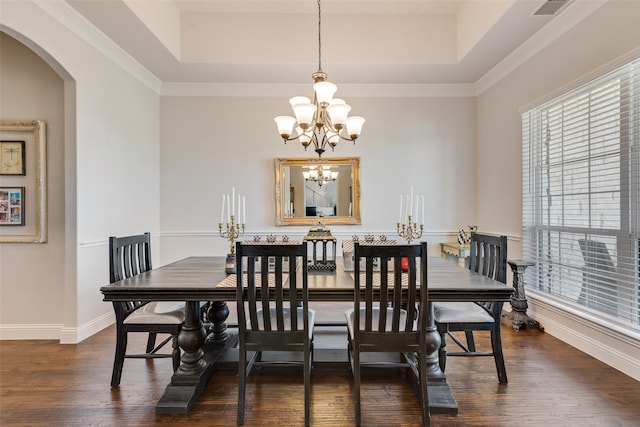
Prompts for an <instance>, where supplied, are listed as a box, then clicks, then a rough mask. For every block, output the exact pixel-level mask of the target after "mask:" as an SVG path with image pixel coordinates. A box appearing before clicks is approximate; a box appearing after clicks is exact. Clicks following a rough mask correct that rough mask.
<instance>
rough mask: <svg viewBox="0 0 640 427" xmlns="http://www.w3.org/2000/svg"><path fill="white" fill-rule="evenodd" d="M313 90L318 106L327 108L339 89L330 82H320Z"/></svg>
mask: <svg viewBox="0 0 640 427" xmlns="http://www.w3.org/2000/svg"><path fill="white" fill-rule="evenodd" d="M313 90H314V91H315V92H316V99H317V100H318V104H324V105H325V106H327V105H329V103H330V102H331V99H332V98H333V94H334V93H336V91H337V90H338V87H337V86H336V85H334V84H333V83H330V82H318V83H316V84H314V85H313Z"/></svg>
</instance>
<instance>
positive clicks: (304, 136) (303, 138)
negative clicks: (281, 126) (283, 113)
mask: <svg viewBox="0 0 640 427" xmlns="http://www.w3.org/2000/svg"><path fill="white" fill-rule="evenodd" d="M296 132H298V139H299V140H300V142H301V143H303V144H304V143H309V142H311V135H310V134H309V133H305V132H304V131H303V130H302V128H301V127H297V128H296Z"/></svg>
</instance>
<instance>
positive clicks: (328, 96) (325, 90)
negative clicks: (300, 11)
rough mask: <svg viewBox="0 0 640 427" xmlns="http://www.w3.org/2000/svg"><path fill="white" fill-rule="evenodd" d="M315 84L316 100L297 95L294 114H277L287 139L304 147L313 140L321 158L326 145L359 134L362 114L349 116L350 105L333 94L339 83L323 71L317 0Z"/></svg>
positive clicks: (333, 146) (312, 142)
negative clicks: (335, 82)
mask: <svg viewBox="0 0 640 427" xmlns="http://www.w3.org/2000/svg"><path fill="white" fill-rule="evenodd" d="M311 77H312V78H313V81H314V82H315V84H314V85H313V91H314V98H313V102H311V100H310V99H309V98H307V97H305V96H294V97H293V98H291V99H290V100H289V103H290V104H291V108H292V109H293V113H294V115H295V118H294V117H291V116H278V117H276V118H275V121H276V124H277V126H278V132H279V133H280V136H281V137H282V139H283V140H284V142H285V144H286V143H287V141H294V140H296V139H297V140H299V141H300V143H301V144H302V146H303V147H304V149H305V150H306V149H307V147H308V146H309V145H311V144H313V147H314V151H315V152H316V153H318V157H319V158H322V153H324V152H325V151H326V147H327V145H329V147H331V150H333V149H334V148H335V146H336V145H337V144H338V141H340V139H343V140H345V141H353V142H354V143H355V141H356V139H357V138H358V137H359V136H360V133H361V132H362V125H363V124H364V122H365V119H364V118H363V117H359V116H350V117H349V116H348V114H349V112H350V111H351V107H350V106H349V105H347V103H346V102H345V101H344V100H342V99H338V98H334V97H333V95H334V94H335V92H336V91H337V90H338V87H337V86H336V85H335V84H333V83H331V82H328V81H327V74H326V73H325V72H324V71H322V37H321V8H320V0H318V71H316V72H315V73H313V74H312V75H311Z"/></svg>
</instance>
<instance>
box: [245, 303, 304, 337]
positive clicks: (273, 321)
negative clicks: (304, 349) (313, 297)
mask: <svg viewBox="0 0 640 427" xmlns="http://www.w3.org/2000/svg"><path fill="white" fill-rule="evenodd" d="M297 312H298V330H302V329H303V326H302V325H303V323H302V322H303V319H302V316H303V314H302V310H297ZM257 314H258V327H259V328H260V330H264V319H263V316H262V309H258V311H257ZM269 314H270V317H271V324H272V325H275V324H276V322H277V321H278V319H277V317H276V309H275V308H274V307H272V308H270V309H269ZM283 316H284V329H285V330H286V331H290V330H291V310H290V309H288V308H286V307H285V308H283ZM315 322H316V311H315V310H313V309H311V308H310V309H309V338H310V339H311V338H313V326H314V324H315ZM250 326H251V324H250V320H247V327H250Z"/></svg>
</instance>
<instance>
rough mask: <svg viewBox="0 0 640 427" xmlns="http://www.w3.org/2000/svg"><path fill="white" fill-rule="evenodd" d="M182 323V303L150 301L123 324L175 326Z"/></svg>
mask: <svg viewBox="0 0 640 427" xmlns="http://www.w3.org/2000/svg"><path fill="white" fill-rule="evenodd" d="M183 322H184V302H177V301H152V302H150V303H148V304H145V305H143V306H142V307H140V308H138V309H137V310H135V311H134V312H133V313H131V314H130V315H129V316H127V318H126V319H125V320H124V322H123V323H145V324H157V323H161V324H175V325H179V324H181V323H183Z"/></svg>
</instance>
